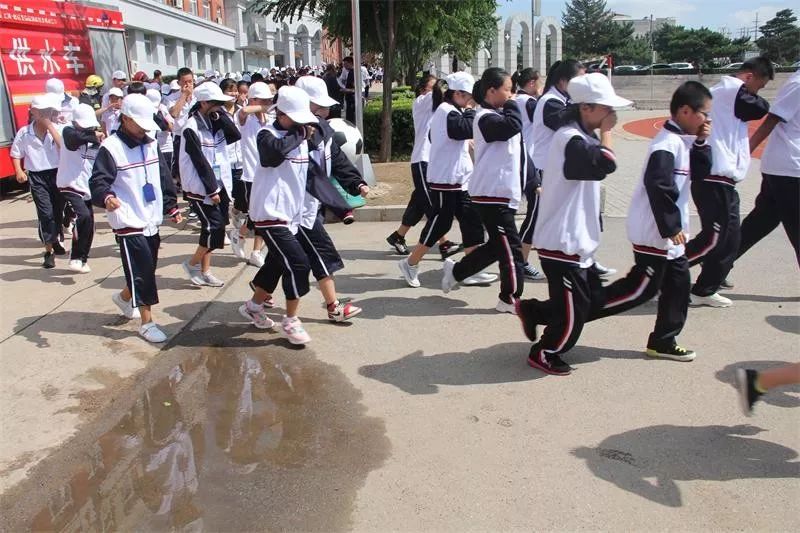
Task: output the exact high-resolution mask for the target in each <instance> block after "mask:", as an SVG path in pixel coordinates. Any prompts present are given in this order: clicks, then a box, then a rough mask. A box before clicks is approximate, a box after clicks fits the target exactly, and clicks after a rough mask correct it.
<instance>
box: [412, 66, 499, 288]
mask: <svg viewBox="0 0 800 533" xmlns="http://www.w3.org/2000/svg"><path fill="white" fill-rule="evenodd" d="M445 81H446V83H447V91H446V92H444V94H442V91H441V88H440V87H438V86H437V87H435V88H434V93H433V105H435V106H436V111H434V113H433V117H432V118H431V125H430V139H431V154H434V155H435V157H431V160H430V162H429V164H428V172H427V181H428V190H430V191H431V193H432V194H431V201H432V203H431V208H430V211H429V212H428V221H427V222H426V224H425V228H424V229H423V230H422V233H421V234H420V240H419V244H417V246H415V247H414V251H413V252H412V253H411V255H409V256H408V258H406V259H401V260H400V262H399V263H398V265H399V267H400V272H401V273H402V275H403V278H404V279H405V280H406V283H408V285H409V286H410V287H419V286H420V283H419V277H418V272H419V262H420V261H421V260H422V258H423V257H424V256H425V254H426V253H427V252H428V250H430V249H431V248H432V247H433V246H434V245H435V244H436V243H437V241H438V240H439V239H440V238H441V237H443V236H444V235H445V234H446V233H447V232H448V231H450V228H451V227H452V225H453V219H454V218H455V219H457V220H458V224H459V226H460V228H461V237H462V239H461V240H462V242H463V244H464V251H465V252H466V253H470V252H472V251H473V250H474V249H475V248H477V247H478V246H479V245H481V244H483V225H482V224H481V220H480V215H478V212H477V211H476V210H475V208H474V206H473V205H472V203H471V202H470V198H469V194H468V193H467V189H468V187H469V179H470V177H471V176H472V169H473V164H472V158H471V157H470V155H469V141H470V139H472V135H473V130H472V123H473V121H474V119H475V109H474V107H475V101H474V100H473V99H472V91H473V86H474V85H475V78H473V77H472V76H471V75H470V74H468V73H466V72H456V73H454V74H450V75H449V76H447V79H446V80H445ZM496 279H497V276H494V275H492V274H488V273H485V272H481V273H478V274H476V275H475V276H472V277H471V278H467V279H465V280H464V281H463V282H462V284H464V285H475V284H479V283H491V282H492V281H494V280H496Z"/></svg>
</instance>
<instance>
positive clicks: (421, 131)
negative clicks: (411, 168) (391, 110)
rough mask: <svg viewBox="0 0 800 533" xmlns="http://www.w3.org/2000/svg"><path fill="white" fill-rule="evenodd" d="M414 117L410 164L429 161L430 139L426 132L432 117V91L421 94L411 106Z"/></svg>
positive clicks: (428, 129)
mask: <svg viewBox="0 0 800 533" xmlns="http://www.w3.org/2000/svg"><path fill="white" fill-rule="evenodd" d="M411 115H412V117H413V119H414V148H413V150H411V164H412V165H413V164H414V163H420V162H425V163H427V162H428V161H430V157H431V140H430V138H429V137H428V132H429V131H430V127H431V117H433V93H428V94H421V95H419V96H417V98H416V99H415V100H414V104H413V105H412V106H411Z"/></svg>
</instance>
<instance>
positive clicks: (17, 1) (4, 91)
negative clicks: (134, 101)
mask: <svg viewBox="0 0 800 533" xmlns="http://www.w3.org/2000/svg"><path fill="white" fill-rule="evenodd" d="M115 70H123V71H126V72H127V71H128V57H127V48H126V46H125V28H124V26H123V23H122V14H121V13H120V12H119V11H117V10H115V9H109V8H107V7H104V6H100V5H98V4H92V3H91V2H80V3H78V2H64V1H53V0H0V82H1V83H0V180H2V181H0V185H5V184H7V180H8V179H9V178H10V179H11V180H13V179H14V178H13V176H14V170H13V168H12V166H11V158H10V156H9V151H10V147H11V142H12V141H13V140H14V134H15V133H16V131H17V130H18V129H19V128H21V127H22V126H24V125H25V124H27V123H28V108H29V106H30V103H31V99H32V98H33V97H34V96H35V95H37V94H41V93H44V84H45V81H46V80H47V79H48V78H53V77H55V78H59V79H60V80H61V81H63V82H64V86H65V87H66V90H67V91H68V92H69V93H71V94H72V95H73V96H78V93H79V92H80V91H81V90H82V89H83V87H84V82H85V81H86V77H87V76H88V75H89V74H99V75H100V76H102V77H103V79H104V80H106V84H109V83H110V80H111V73H112V72H114V71H115Z"/></svg>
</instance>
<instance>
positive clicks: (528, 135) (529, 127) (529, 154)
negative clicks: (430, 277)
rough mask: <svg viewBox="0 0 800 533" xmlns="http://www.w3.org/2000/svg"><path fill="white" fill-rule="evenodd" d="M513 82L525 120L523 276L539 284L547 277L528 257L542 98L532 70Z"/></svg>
mask: <svg viewBox="0 0 800 533" xmlns="http://www.w3.org/2000/svg"><path fill="white" fill-rule="evenodd" d="M512 81H513V82H514V83H515V85H517V86H518V91H517V94H516V96H515V97H514V100H515V101H516V102H517V107H519V112H520V115H521V117H522V150H523V153H522V169H523V170H522V192H523V194H524V195H525V200H526V203H527V205H526V209H525V220H523V221H522V225H521V226H520V228H519V233H520V238H521V239H522V259H523V261H524V264H523V266H522V273H523V275H524V276H525V279H529V280H532V281H538V280H543V279H544V274H542V273H541V272H540V271H539V270H538V269H537V268H536V267H535V266H533V265H531V264H530V263H529V262H528V256H529V255H530V253H531V247H532V243H533V230H534V228H535V227H536V217H537V216H538V215H539V193H541V192H542V176H541V173H540V172H538V171H537V170H536V165H534V164H533V152H534V141H533V139H534V135H535V133H534V132H535V128H534V122H533V117H534V115H535V114H536V104H537V103H538V100H539V97H540V96H541V87H539V71H537V70H534V69H532V68H526V69H523V70H522V71H521V72H519V74H518V75H517V77H516V79H515V80H512ZM559 101H560V100H559Z"/></svg>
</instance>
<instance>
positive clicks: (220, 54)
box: [214, 49, 230, 76]
mask: <svg viewBox="0 0 800 533" xmlns="http://www.w3.org/2000/svg"><path fill="white" fill-rule="evenodd" d="M216 54H217V58H216V66H215V67H214V68H215V69H216V70H219V72H220V75H222V76H224V75H225V73H226V72H230V70H229V69H228V62H227V61H226V60H225V51H224V50H219V49H217V50H216Z"/></svg>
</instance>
